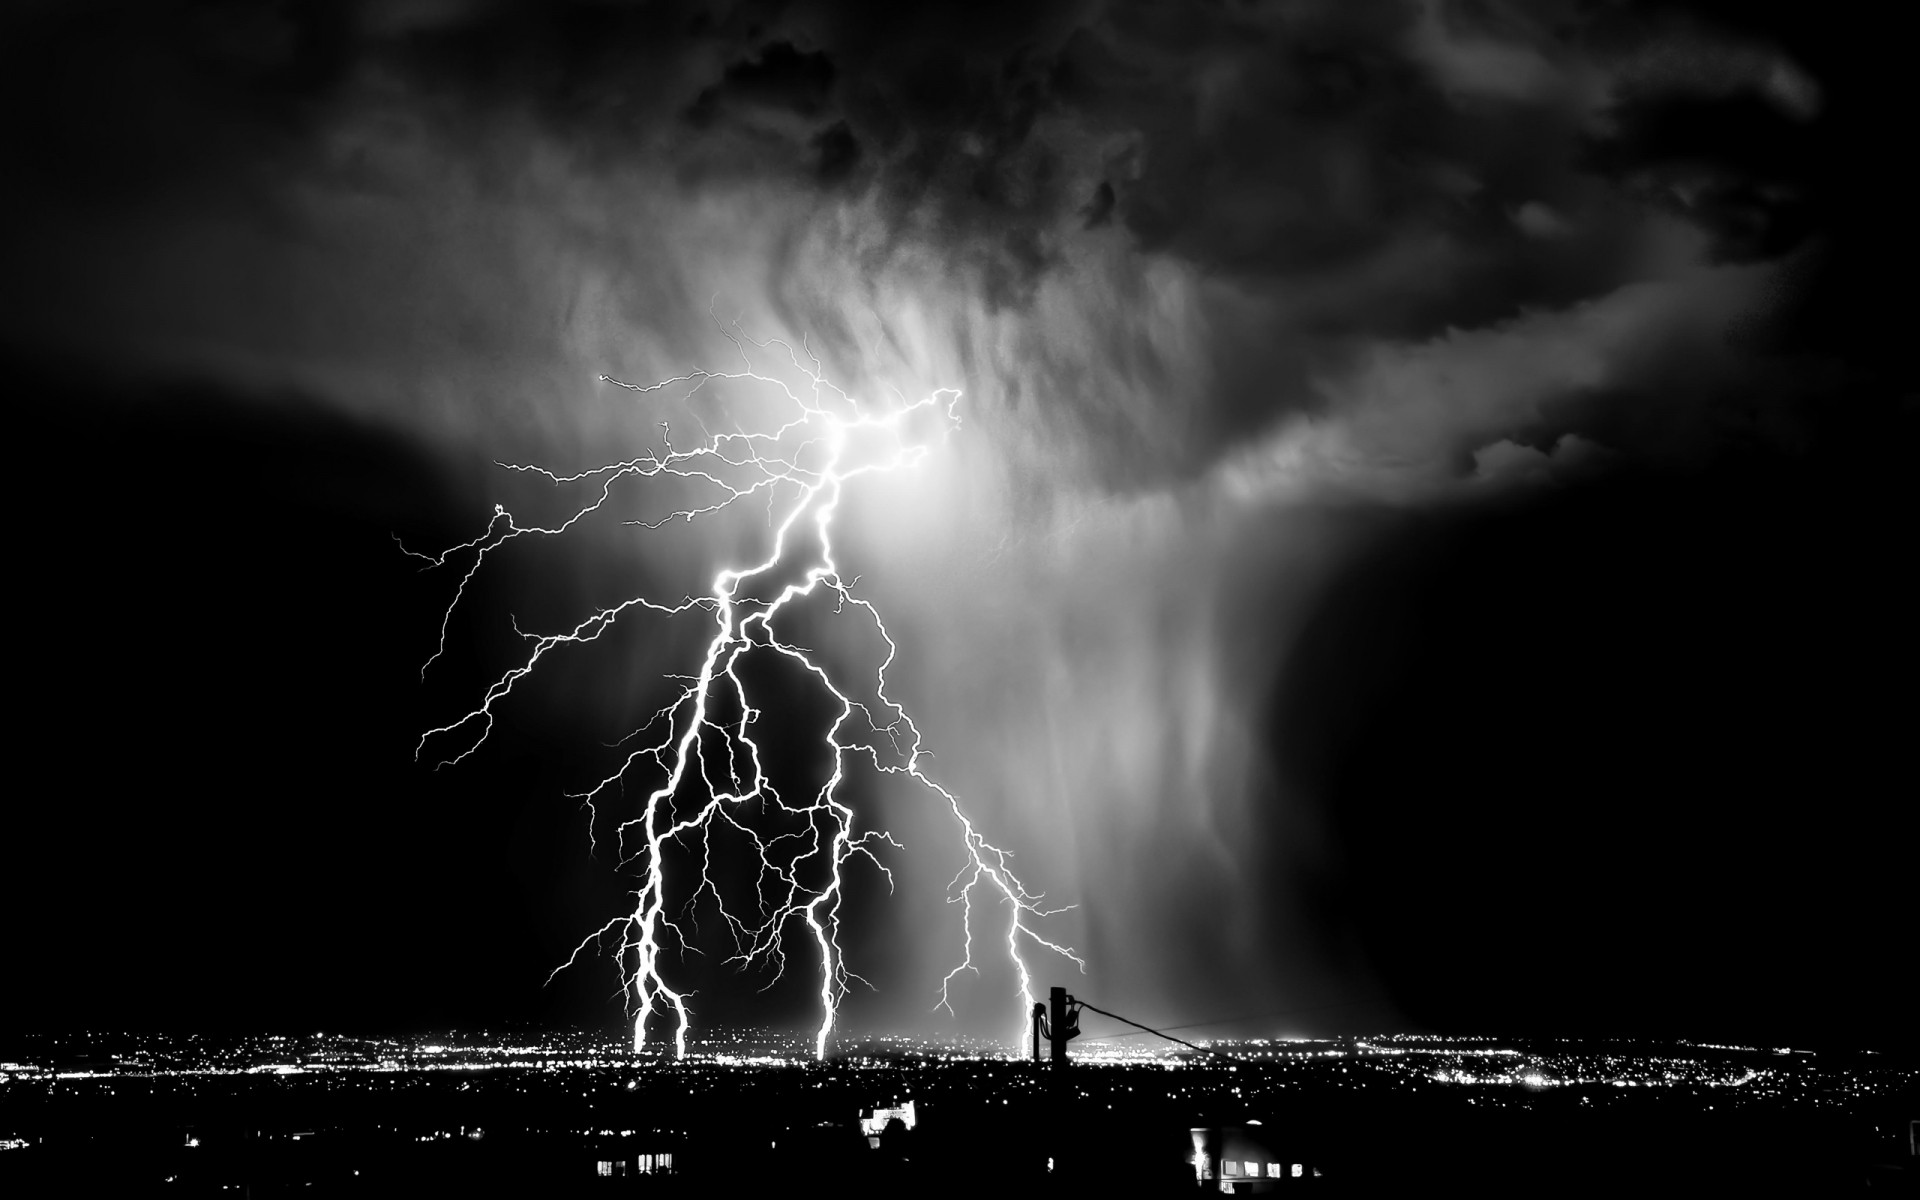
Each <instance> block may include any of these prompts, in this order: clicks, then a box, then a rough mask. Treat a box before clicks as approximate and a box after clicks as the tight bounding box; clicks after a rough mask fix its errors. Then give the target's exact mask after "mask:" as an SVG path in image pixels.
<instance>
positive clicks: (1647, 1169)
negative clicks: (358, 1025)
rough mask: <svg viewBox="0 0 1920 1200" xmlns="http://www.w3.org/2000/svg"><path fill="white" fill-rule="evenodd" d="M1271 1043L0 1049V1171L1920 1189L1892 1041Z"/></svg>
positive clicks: (324, 1177)
mask: <svg viewBox="0 0 1920 1200" xmlns="http://www.w3.org/2000/svg"><path fill="white" fill-rule="evenodd" d="M1262 1045H1263V1046H1265V1047H1266V1049H1264V1050H1256V1049H1253V1048H1248V1049H1247V1055H1248V1057H1247V1058H1246V1059H1243V1060H1242V1061H1240V1062H1237V1063H1227V1062H1225V1061H1223V1060H1211V1061H1204V1062H1191V1061H1184V1060H1163V1061H1159V1062H1149V1061H1140V1060H1135V1061H1115V1062H1108V1063H1092V1062H1088V1063H1076V1064H1074V1066H1073V1067H1072V1068H1071V1069H1070V1072H1069V1082H1068V1083H1067V1084H1066V1086H1065V1087H1064V1088H1062V1087H1057V1086H1056V1084H1055V1081H1054V1079H1053V1077H1052V1073H1051V1072H1050V1071H1049V1070H1048V1069H1047V1068H1045V1067H1043V1066H1036V1065H1033V1064H1027V1063H1009V1062H1005V1061H995V1060H992V1059H982V1058H969V1057H966V1056H963V1055H957V1054H949V1055H945V1056H941V1055H934V1054H922V1055H911V1054H884V1053H882V1054H875V1055H873V1056H869V1057H862V1058H853V1059H850V1060H848V1061H843V1062H838V1063H833V1064H829V1065H825V1066H820V1065H797V1064H789V1065H780V1064H771V1063H765V1062H762V1063H753V1062H748V1061H741V1060H734V1061H706V1062H696V1063H686V1064H661V1063H645V1064H636V1063H633V1062H629V1061H618V1060H615V1059H612V1058H606V1059H586V1058H565V1057H553V1058H550V1059H549V1060H548V1061H543V1062H539V1063H528V1062H525V1061H517V1062H510V1061H507V1060H506V1059H504V1058H502V1057H500V1056H499V1055H494V1056H492V1057H489V1056H488V1055H487V1054H484V1053H474V1054H470V1055H468V1056H467V1057H466V1058H464V1059H462V1058H460V1057H458V1056H457V1055H456V1056H453V1057H449V1056H447V1055H446V1054H445V1053H442V1052H439V1051H438V1048H436V1054H437V1055H438V1056H437V1057H435V1058H432V1059H425V1058H421V1057H418V1056H409V1055H407V1054H404V1053H400V1054H394V1055H390V1056H388V1057H387V1058H386V1059H385V1060H384V1061H382V1060H381V1059H380V1058H379V1056H377V1055H376V1056H366V1055H363V1056H361V1057H360V1058H358V1059H351V1058H350V1057H349V1058H342V1057H341V1056H340V1055H337V1054H336V1055H334V1056H333V1058H332V1059H331V1060H329V1061H321V1059H322V1057H323V1056H321V1055H320V1054H319V1053H318V1052H317V1051H315V1052H309V1053H308V1054H307V1055H306V1057H304V1058H302V1057H301V1056H300V1055H299V1054H298V1053H296V1052H292V1051H288V1052H283V1053H281V1054H279V1055H278V1057H279V1058H281V1059H284V1060H286V1061H283V1062H277V1063H276V1062H254V1063H251V1064H244V1063H234V1062H228V1063H226V1064H225V1065H224V1066H223V1067H222V1068H221V1069H217V1070H208V1069H199V1070H196V1069H175V1067H176V1066H177V1064H175V1065H172V1066H170V1065H168V1064H166V1063H155V1062H154V1061H153V1060H152V1059H151V1058H148V1059H145V1060H133V1061H129V1060H128V1059H127V1058H126V1057H124V1056H122V1057H120V1058H117V1059H116V1058H95V1059H93V1060H87V1061H77V1062H74V1061H70V1062H67V1063H64V1064H63V1063H60V1062H53V1061H49V1062H46V1063H43V1064H34V1063H20V1062H15V1063H10V1064H4V1065H8V1066H12V1067H14V1068H15V1070H14V1071H13V1072H12V1074H11V1075H10V1076H8V1077H7V1078H6V1079H5V1081H4V1082H0V1145H4V1146H6V1147H7V1148H6V1149H5V1150H4V1151H0V1196H7V1197H15V1196H37V1195H78V1194H95V1195H164V1196H215V1195H225V1196H250V1197H251V1196H279V1195H301V1196H325V1195H353V1196H429V1195H540V1196H586V1195H592V1196H607V1197H611V1196H674V1195H681V1194H694V1193H699V1194H714V1193H716V1192H717V1193H722V1194H748V1195H751V1194H766V1195H786V1194H814V1193H821V1192H824V1193H827V1194H841V1195H845V1194H878V1193H882V1192H885V1193H888V1194H893V1195H902V1194H904V1195H944V1194H985V1193H997V1194H1049V1195H1060V1194H1067V1195H1076V1194H1078V1195H1116V1196H1119V1195H1129V1196H1131V1195H1190V1194H1195V1193H1197V1192H1209V1191H1225V1190H1228V1188H1229V1187H1230V1188H1231V1189H1232V1190H1233V1191H1234V1192H1236V1193H1245V1192H1249V1191H1259V1192H1278V1193H1284V1194H1299V1195H1309V1194H1321V1195H1328V1196H1335V1195H1349V1196H1351V1195H1412V1194H1417V1193H1420V1192H1427V1191H1431V1190H1433V1189H1436V1188H1442V1189H1447V1190H1455V1189H1464V1190H1466V1191H1468V1192H1470V1193H1480V1194H1487V1193H1502V1194H1505V1193H1519V1192H1530V1193H1538V1194H1551V1195H1566V1194H1587V1195H1594V1194H1623V1193H1630V1192H1631V1193H1646V1192H1655V1193H1666V1192H1673V1191H1678V1190H1683V1189H1684V1190H1696V1191H1700V1192H1703V1193H1706V1192H1711V1193H1715V1194H1726V1195H1752V1194H1772V1195H1781V1194H1785V1195H1808V1196H1812V1195H1831V1194H1836V1193H1862V1192H1864V1193H1866V1194H1896V1195H1899V1194H1907V1195H1912V1194H1920V1188H1917V1187H1916V1185H1915V1180H1916V1174H1917V1171H1916V1166H1915V1163H1916V1159H1914V1158H1913V1157H1912V1155H1911V1147H1910V1144H1909V1138H1910V1136H1911V1134H1910V1128H1909V1122H1910V1121H1912V1120H1915V1119H1920V1092H1916V1088H1915V1080H1916V1078H1917V1077H1920V1076H1917V1075H1916V1072H1915V1071H1914V1070H1913V1069H1912V1068H1911V1065H1910V1064H1907V1063H1905V1062H1903V1061H1900V1060H1890V1059H1887V1058H1884V1057H1874V1058H1866V1057H1858V1058H1851V1059H1849V1058H1845V1057H1844V1056H1842V1057H1835V1056H1826V1058H1825V1059H1824V1060H1822V1061H1816V1060H1813V1059H1811V1058H1796V1057H1792V1056H1788V1055H1787V1054H1786V1052H1785V1051H1784V1050H1782V1051H1777V1052H1776V1051H1757V1050H1755V1051H1737V1052H1736V1051H1733V1050H1729V1049H1726V1048H1721V1049H1720V1050H1718V1051H1715V1052H1713V1053H1708V1052H1706V1051H1704V1050H1702V1049H1701V1048H1698V1047H1690V1048H1683V1049H1675V1048H1673V1047H1665V1048H1662V1047H1654V1046H1645V1045H1641V1046H1637V1047H1621V1046H1612V1047H1606V1046H1590V1047H1570V1046H1569V1045H1568V1044H1560V1045H1559V1046H1558V1047H1557V1048H1554V1049H1552V1050H1540V1049H1538V1048H1537V1047H1536V1048H1533V1049H1529V1050H1527V1051H1525V1052H1524V1053H1523V1052H1521V1051H1516V1050H1513V1049H1502V1048H1495V1049H1488V1048H1487V1047H1488V1046H1489V1045H1491V1044H1489V1043H1480V1044H1479V1048H1477V1049H1474V1048H1466V1047H1463V1046H1462V1045H1460V1044H1454V1045H1452V1046H1446V1045H1441V1046H1438V1047H1434V1046H1428V1047H1426V1048H1422V1047H1419V1046H1411V1047H1410V1046H1409V1045H1408V1044H1407V1043H1400V1044H1398V1045H1395V1046H1386V1045H1381V1044H1374V1045H1368V1044H1365V1043H1354V1042H1351V1041H1348V1042H1345V1043H1324V1044H1319V1045H1318V1046H1317V1048H1313V1047H1299V1046H1298V1044H1295V1046H1294V1047H1291V1048H1282V1049H1276V1048H1275V1045H1274V1044H1262ZM1278 1045H1279V1046H1281V1047H1286V1044H1278ZM255 1057H258V1056H257V1055H256V1056H255ZM63 1068H64V1069H63ZM908 1100H911V1101H912V1102H913V1112H912V1117H913V1121H912V1126H913V1127H912V1128H908V1127H907V1124H908V1123H907V1121H905V1120H901V1119H899V1118H898V1117H895V1118H894V1119H893V1120H892V1121H891V1122H889V1121H888V1120H887V1117H888V1114H887V1113H884V1112H880V1113H876V1112H875V1110H876V1109H882V1108H888V1107H893V1106H899V1105H904V1103H905V1102H906V1101H908ZM862 1117H865V1118H866V1124H865V1125H864V1126H863V1125H862V1122H861V1118H862ZM1197 1159H1198V1160H1199V1161H1196V1160H1197ZM1202 1174H1205V1175H1208V1176H1211V1178H1210V1179H1204V1180H1203V1179H1199V1178H1197V1176H1199V1175H1202ZM1250 1174H1257V1175H1259V1176H1260V1177H1259V1178H1258V1179H1257V1180H1255V1179H1252V1178H1250V1177H1249V1176H1250ZM1272 1176H1277V1177H1272Z"/></svg>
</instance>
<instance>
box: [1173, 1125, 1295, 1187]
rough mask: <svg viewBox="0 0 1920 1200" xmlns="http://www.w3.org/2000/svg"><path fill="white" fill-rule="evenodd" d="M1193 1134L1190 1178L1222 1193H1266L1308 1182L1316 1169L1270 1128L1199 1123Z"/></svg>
mask: <svg viewBox="0 0 1920 1200" xmlns="http://www.w3.org/2000/svg"><path fill="white" fill-rule="evenodd" d="M1191 1133H1192V1135H1193V1160H1192V1161H1193V1174H1194V1178H1195V1179H1196V1180H1198V1181H1199V1182H1201V1183H1202V1184H1206V1185H1207V1186H1209V1187H1210V1188H1214V1189H1217V1190H1219V1191H1222V1192H1229V1193H1233V1194H1239V1193H1241V1192H1268V1191H1276V1190H1279V1189H1281V1188H1284V1187H1290V1186H1295V1185H1304V1184H1310V1183H1312V1182H1313V1181H1315V1180H1317V1179H1319V1178H1320V1172H1319V1171H1318V1170H1317V1169H1316V1168H1315V1167H1314V1166H1313V1164H1312V1163H1310V1162H1308V1161H1307V1160H1306V1158H1305V1156H1304V1155H1302V1154H1301V1153H1300V1151H1299V1148H1298V1147H1290V1146H1287V1145H1286V1144H1285V1142H1284V1140H1283V1139H1282V1138H1281V1137H1279V1136H1278V1131H1277V1130H1271V1129H1269V1128H1267V1127H1266V1126H1264V1125H1262V1124H1260V1123H1259V1122H1258V1121H1252V1122H1249V1123H1247V1124H1245V1125H1216V1126H1202V1127H1200V1128H1197V1129H1194V1130H1192V1131H1191Z"/></svg>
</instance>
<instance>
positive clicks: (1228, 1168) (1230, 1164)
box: [1220, 1158, 1240, 1175]
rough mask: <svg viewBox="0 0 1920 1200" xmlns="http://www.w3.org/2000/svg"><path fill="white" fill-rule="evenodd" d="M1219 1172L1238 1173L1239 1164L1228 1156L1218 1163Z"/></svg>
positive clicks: (1224, 1173) (1226, 1173) (1223, 1173)
mask: <svg viewBox="0 0 1920 1200" xmlns="http://www.w3.org/2000/svg"><path fill="white" fill-rule="evenodd" d="M1220 1173H1221V1174H1222V1175H1238V1174H1239V1173H1240V1164H1239V1163H1237V1162H1235V1161H1233V1160H1232V1159H1230V1158H1229V1159H1227V1160H1226V1161H1225V1162H1223V1163H1221V1164H1220Z"/></svg>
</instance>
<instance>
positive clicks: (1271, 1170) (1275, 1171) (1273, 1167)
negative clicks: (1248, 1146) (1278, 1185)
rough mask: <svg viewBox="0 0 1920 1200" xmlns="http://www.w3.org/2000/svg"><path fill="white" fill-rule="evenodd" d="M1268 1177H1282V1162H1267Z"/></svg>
mask: <svg viewBox="0 0 1920 1200" xmlns="http://www.w3.org/2000/svg"><path fill="white" fill-rule="evenodd" d="M1267 1178H1268V1179H1278V1178H1280V1164H1279V1163H1268V1164H1267Z"/></svg>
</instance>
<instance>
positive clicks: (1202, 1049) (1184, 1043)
mask: <svg viewBox="0 0 1920 1200" xmlns="http://www.w3.org/2000/svg"><path fill="white" fill-rule="evenodd" d="M1073 1002H1074V1003H1075V1004H1077V1005H1079V1006H1080V1007H1081V1008H1084V1009H1086V1010H1088V1011H1089V1012H1097V1013H1099V1014H1100V1015H1101V1016H1103V1017H1112V1018H1113V1019H1114V1020H1116V1021H1118V1022H1120V1023H1121V1024H1123V1025H1131V1026H1133V1027H1134V1028H1135V1029H1138V1030H1140V1031H1141V1032H1143V1033H1151V1034H1152V1035H1153V1036H1155V1037H1161V1038H1165V1039H1167V1040H1168V1041H1170V1042H1178V1043H1179V1044H1180V1045H1182V1046H1185V1047H1187V1048H1188V1049H1190V1050H1198V1051H1199V1052H1200V1053H1202V1054H1213V1055H1218V1056H1219V1057H1221V1058H1230V1059H1232V1060H1233V1061H1235V1062H1239V1061H1240V1056H1239V1055H1237V1054H1228V1053H1227V1052H1226V1051H1224V1050H1212V1049H1209V1048H1207V1047H1206V1046H1196V1045H1194V1044H1193V1043H1192V1042H1189V1041H1188V1040H1187V1039H1185V1038H1177V1037H1174V1036H1173V1035H1172V1034H1170V1033H1162V1032H1161V1031H1160V1030H1158V1029H1155V1028H1153V1027H1152V1026H1151V1025H1142V1024H1141V1023H1140V1022H1138V1021H1129V1020H1127V1018H1125V1017H1123V1016H1121V1015H1120V1014H1119V1013H1112V1012H1108V1011H1107V1010H1106V1009H1104V1008H1095V1007H1094V1006H1093V1005H1091V1004H1088V1003H1087V1002H1086V1001H1085V1000H1082V999H1080V997H1078V996H1075V997H1074V998H1073ZM1127 1036H1132V1035H1130V1034H1129V1035H1127Z"/></svg>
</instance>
